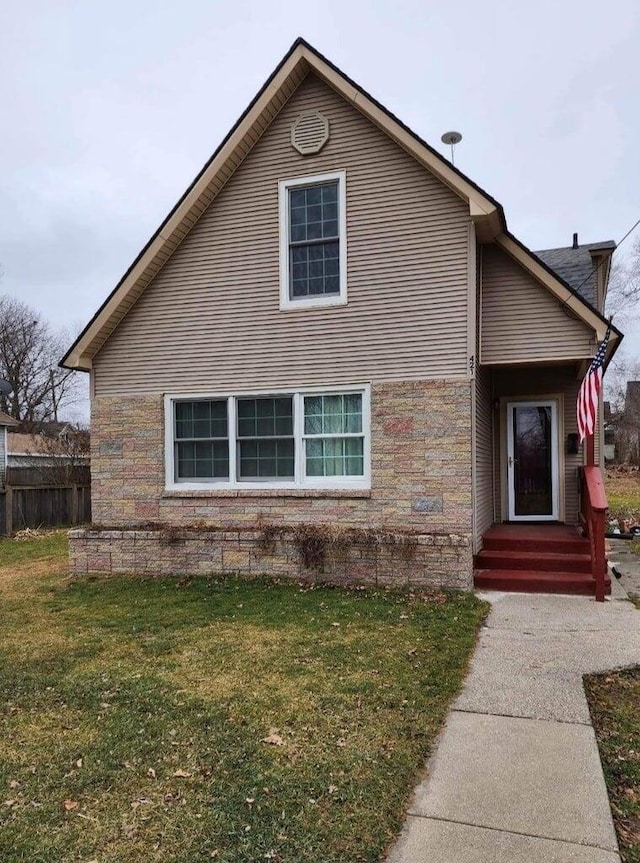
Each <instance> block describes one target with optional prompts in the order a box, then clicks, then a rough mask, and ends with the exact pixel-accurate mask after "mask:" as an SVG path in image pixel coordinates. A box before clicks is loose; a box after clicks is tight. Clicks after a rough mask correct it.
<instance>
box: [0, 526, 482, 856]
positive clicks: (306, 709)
mask: <svg viewBox="0 0 640 863" xmlns="http://www.w3.org/2000/svg"><path fill="white" fill-rule="evenodd" d="M65 555H66V538H65V537H64V535H61V534H58V535H54V536H52V537H47V538H44V539H35V540H30V541H28V542H23V543H18V542H16V541H10V540H6V541H3V542H0V603H1V608H2V613H1V615H0V693H1V703H2V708H1V710H0V787H1V788H2V796H1V798H0V860H2V861H3V863H18V861H21V863H22V861H24V863H26V861H28V863H54V861H55V863H71V861H73V863H79V861H83V863H116V861H117V863H125V861H126V863H130V862H131V861H145V863H147V861H152V863H153V861H162V863H174V861H175V863H177V861H180V863H192V861H198V860H215V861H218V863H220V861H225V863H230V861H234V863H236V861H237V863H240V861H242V863H248V861H265V860H272V861H276V863H278V861H281V863H285V861H291V863H301V861H307V862H308V863H312V861H323V863H329V861H341V863H348V861H378V860H380V859H381V858H382V855H383V853H384V850H385V848H386V847H387V845H388V843H389V842H390V840H391V839H392V838H393V836H394V835H395V834H396V832H397V831H398V829H399V827H400V825H401V822H402V818H403V810H404V807H405V805H406V803H407V801H408V798H409V795H410V793H411V790H412V788H413V785H414V783H415V782H416V780H417V777H418V773H419V771H420V769H421V767H422V765H423V763H424V760H425V758H426V756H427V755H428V753H429V751H430V749H431V747H432V745H433V742H434V739H435V736H436V734H437V731H438V729H439V727H440V726H441V723H442V721H443V719H444V716H445V714H446V711H447V707H448V705H449V703H450V701H451V699H452V697H453V696H454V695H455V693H456V692H457V691H458V689H459V687H460V684H461V682H462V679H463V677H464V674H465V671H466V668H467V663H468V660H469V658H470V655H471V652H472V650H473V647H474V644H475V636H476V632H477V629H478V627H479V626H480V624H481V621H482V619H483V615H484V613H485V609H486V606H485V605H484V604H483V603H481V602H479V601H478V600H477V599H475V598H474V597H473V596H472V595H471V594H466V595H446V594H440V593H438V594H434V595H431V596H419V595H415V596H406V595H400V594H394V593H386V592H383V591H373V590H353V591H349V592H346V591H343V590H332V589H329V588H309V587H303V586H301V585H294V584H274V583H272V582H269V581H266V580H257V581H246V580H240V579H234V578H219V579H215V578H213V579H209V580H206V579H196V580H193V581H188V582H179V580H178V579H167V578H163V579H156V580H151V579H144V580H143V579H136V578H122V577H118V578H111V579H87V578H83V579H79V580H72V579H69V578H68V577H67V575H66V560H65Z"/></svg>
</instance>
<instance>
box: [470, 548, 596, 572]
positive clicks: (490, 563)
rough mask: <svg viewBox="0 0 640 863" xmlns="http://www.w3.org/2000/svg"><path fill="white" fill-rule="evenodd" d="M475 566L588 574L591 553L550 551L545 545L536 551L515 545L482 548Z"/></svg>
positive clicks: (479, 567) (480, 567)
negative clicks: (506, 547) (506, 548)
mask: <svg viewBox="0 0 640 863" xmlns="http://www.w3.org/2000/svg"><path fill="white" fill-rule="evenodd" d="M476 566H477V568H478V569H509V570H512V569H524V570H536V571H540V572H558V571H560V572H584V573H589V574H590V573H591V555H589V554H575V553H572V554H562V553H560V552H556V551H551V552H550V551H547V550H546V546H542V547H541V548H540V549H539V550H538V551H521V550H520V549H519V548H517V547H514V548H511V549H509V550H504V551H494V550H487V549H484V550H483V551H481V552H480V554H478V555H477V556H476Z"/></svg>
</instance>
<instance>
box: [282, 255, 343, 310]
mask: <svg viewBox="0 0 640 863" xmlns="http://www.w3.org/2000/svg"><path fill="white" fill-rule="evenodd" d="M289 278H290V289H291V296H292V298H295V297H306V296H309V295H310V294H313V295H315V296H318V295H323V294H339V293H340V244H339V243H338V242H318V243H313V244H310V245H306V246H291V249H290V260H289Z"/></svg>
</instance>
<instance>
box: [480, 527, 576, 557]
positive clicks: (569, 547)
mask: <svg viewBox="0 0 640 863" xmlns="http://www.w3.org/2000/svg"><path fill="white" fill-rule="evenodd" d="M482 542H483V547H484V549H485V551H510V550H511V549H513V548H516V549H517V550H518V551H545V552H550V551H557V552H560V554H588V553H589V540H588V539H585V538H584V537H581V536H580V534H579V533H578V532H577V531H576V532H575V536H573V537H572V536H561V537H559V536H556V537H554V536H540V537H538V538H536V539H532V538H530V537H528V536H522V537H520V538H515V537H507V536H501V535H497V536H494V535H492V534H491V533H487V534H485V535H484V537H483V539H482Z"/></svg>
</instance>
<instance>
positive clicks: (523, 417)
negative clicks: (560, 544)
mask: <svg viewBox="0 0 640 863" xmlns="http://www.w3.org/2000/svg"><path fill="white" fill-rule="evenodd" d="M558 474H559V470H558V405H557V402H555V401H526V402H524V401H523V402H509V403H508V404H507V499H508V510H509V521H557V520H558Z"/></svg>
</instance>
